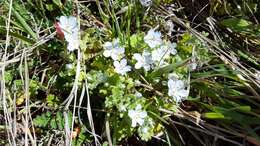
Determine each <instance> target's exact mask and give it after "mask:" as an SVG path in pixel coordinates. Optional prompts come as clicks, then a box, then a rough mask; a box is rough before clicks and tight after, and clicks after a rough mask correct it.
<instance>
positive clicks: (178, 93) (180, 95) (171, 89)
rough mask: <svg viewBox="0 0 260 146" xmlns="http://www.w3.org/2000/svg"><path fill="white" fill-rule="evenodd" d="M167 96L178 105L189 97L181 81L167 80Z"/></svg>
mask: <svg viewBox="0 0 260 146" xmlns="http://www.w3.org/2000/svg"><path fill="white" fill-rule="evenodd" d="M168 95H169V96H171V97H173V99H174V101H176V102H177V103H178V102H180V101H182V100H183V99H184V98H186V97H187V96H188V95H189V91H188V90H187V89H185V85H184V82H183V81H182V80H173V79H169V80H168Z"/></svg>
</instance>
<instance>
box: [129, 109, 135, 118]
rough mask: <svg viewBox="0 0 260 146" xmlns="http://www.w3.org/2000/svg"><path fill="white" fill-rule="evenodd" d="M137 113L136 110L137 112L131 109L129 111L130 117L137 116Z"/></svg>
mask: <svg viewBox="0 0 260 146" xmlns="http://www.w3.org/2000/svg"><path fill="white" fill-rule="evenodd" d="M135 115H136V112H135V111H134V110H129V111H128V116H129V117H130V118H133V117H135Z"/></svg>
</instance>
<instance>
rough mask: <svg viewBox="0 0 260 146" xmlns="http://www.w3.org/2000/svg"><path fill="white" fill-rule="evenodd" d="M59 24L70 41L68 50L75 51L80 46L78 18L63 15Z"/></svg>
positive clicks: (66, 38)
mask: <svg viewBox="0 0 260 146" xmlns="http://www.w3.org/2000/svg"><path fill="white" fill-rule="evenodd" d="M58 25H59V26H60V28H61V30H62V32H63V33H64V37H65V40H66V41H67V42H68V47H67V48H68V50H69V51H74V50H76V49H78V48H79V29H78V24H77V18H76V17H74V16H61V17H60V19H59V23H58Z"/></svg>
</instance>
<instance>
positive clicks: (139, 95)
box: [135, 91, 143, 98]
mask: <svg viewBox="0 0 260 146" xmlns="http://www.w3.org/2000/svg"><path fill="white" fill-rule="evenodd" d="M142 96H143V95H142V93H140V92H138V91H136V92H135V97H137V98H141V97H142Z"/></svg>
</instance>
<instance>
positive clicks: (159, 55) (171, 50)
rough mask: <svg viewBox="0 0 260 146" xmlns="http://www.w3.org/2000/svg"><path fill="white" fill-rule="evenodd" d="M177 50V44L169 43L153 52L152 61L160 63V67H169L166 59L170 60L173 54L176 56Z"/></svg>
mask: <svg viewBox="0 0 260 146" xmlns="http://www.w3.org/2000/svg"><path fill="white" fill-rule="evenodd" d="M175 48H176V44H175V43H169V42H167V43H166V44H165V45H162V46H161V47H159V48H157V49H155V50H153V51H152V60H153V61H154V62H155V63H158V65H159V66H163V65H167V63H166V62H165V59H168V58H169V57H170V55H171V54H172V55H175V54H176V53H177V51H176V49H175Z"/></svg>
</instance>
